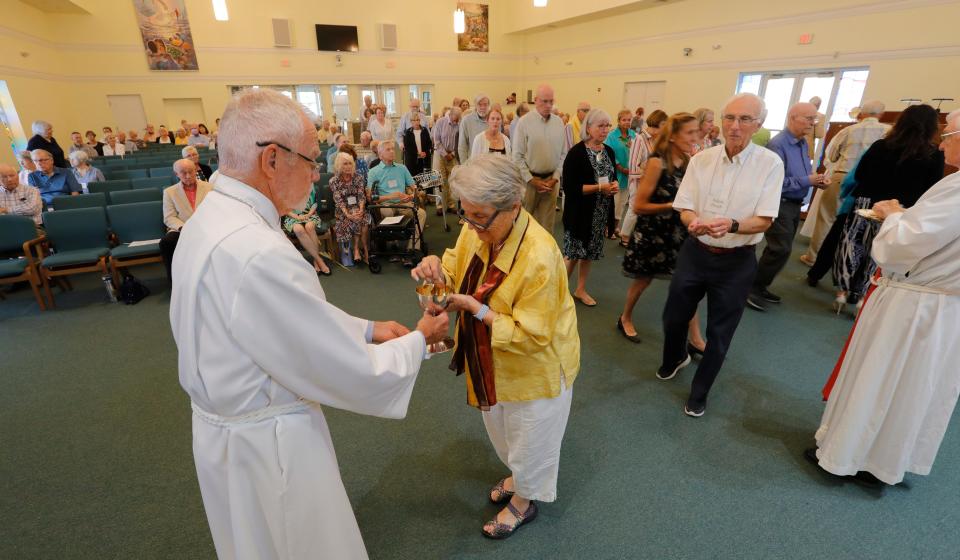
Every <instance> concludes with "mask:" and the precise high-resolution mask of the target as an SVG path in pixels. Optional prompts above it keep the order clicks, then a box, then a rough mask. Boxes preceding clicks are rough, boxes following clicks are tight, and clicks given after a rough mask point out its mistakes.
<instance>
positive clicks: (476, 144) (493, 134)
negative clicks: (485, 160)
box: [470, 109, 512, 157]
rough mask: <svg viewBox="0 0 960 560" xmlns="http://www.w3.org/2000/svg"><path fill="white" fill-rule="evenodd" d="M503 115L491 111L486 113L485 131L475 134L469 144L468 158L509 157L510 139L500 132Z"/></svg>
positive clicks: (495, 110) (496, 111) (496, 110)
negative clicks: (492, 155) (493, 155)
mask: <svg viewBox="0 0 960 560" xmlns="http://www.w3.org/2000/svg"><path fill="white" fill-rule="evenodd" d="M502 130H503V113H502V112H500V111H499V110H498V109H493V110H491V111H490V112H489V113H487V129H486V130H484V131H483V132H481V133H480V134H477V136H476V137H475V138H474V139H473V142H472V143H471V144H470V157H477V156H480V155H483V154H500V155H504V156H507V157H510V154H511V153H512V152H511V150H510V139H509V138H507V135H506V134H504V133H503V132H502Z"/></svg>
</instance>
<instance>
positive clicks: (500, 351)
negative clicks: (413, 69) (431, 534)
mask: <svg viewBox="0 0 960 560" xmlns="http://www.w3.org/2000/svg"><path fill="white" fill-rule="evenodd" d="M450 185H451V187H452V188H453V190H455V191H456V193H457V195H458V196H459V198H460V204H461V206H462V210H461V215H462V216H463V219H464V220H465V221H466V223H467V227H464V228H463V229H462V230H461V231H460V237H459V238H458V239H457V244H456V246H455V247H454V248H452V249H447V251H446V252H445V253H444V255H443V259H442V260H441V259H440V258H438V257H436V256H428V257H426V258H424V259H423V261H421V262H420V264H419V265H418V266H417V267H416V268H415V269H414V270H413V272H412V274H413V277H414V278H415V279H417V280H429V281H432V282H434V283H438V282H439V283H443V284H445V285H446V286H447V289H448V290H449V291H453V292H456V293H455V294H453V295H451V296H449V300H450V305H449V307H448V308H447V310H448V311H454V312H457V314H458V318H457V329H456V330H457V332H456V340H457V344H456V349H455V352H454V354H453V362H452V364H451V367H452V368H454V369H456V371H457V372H458V373H467V376H466V380H467V399H468V402H469V403H470V405H472V406H474V407H477V408H479V409H480V410H481V411H482V416H483V423H484V425H485V426H486V429H487V434H488V435H489V437H490V441H491V443H493V448H494V450H495V451H496V453H497V456H498V457H499V458H500V460H501V461H502V462H503V464H504V465H506V467H507V468H508V469H509V470H510V475H509V476H507V477H506V478H503V479H501V480H500V481H499V482H498V483H497V484H496V485H494V487H493V488H492V490H491V491H490V494H489V499H490V501H492V502H493V503H496V504H504V503H505V504H507V506H506V508H504V509H503V510H501V511H500V512H499V514H498V515H497V516H496V518H494V519H491V520H490V521H488V522H487V523H486V524H485V525H484V526H483V529H482V531H483V534H484V535H486V536H487V537H490V538H494V539H502V538H506V537H509V536H510V535H512V534H513V532H514V531H516V530H517V528H519V527H520V526H521V525H523V524H525V523H527V522H529V521H532V520H533V519H534V517H536V515H537V505H536V503H535V502H537V501H542V502H552V501H554V500H555V499H556V497H557V474H558V472H559V464H560V443H561V441H562V439H563V433H564V431H565V430H566V425H567V418H568V416H569V414H570V400H571V396H572V386H573V383H574V380H575V379H576V377H577V373H578V372H579V369H580V337H579V335H578V334H577V316H576V310H575V309H574V305H573V300H572V299H571V297H570V293H569V291H568V289H567V275H566V271H565V268H564V264H563V258H562V256H561V254H560V251H559V250H558V249H557V244H556V242H555V241H554V239H553V236H552V235H551V234H550V233H549V232H547V231H546V230H545V229H543V227H541V226H540V224H538V223H537V221H536V220H534V219H533V218H532V217H531V216H530V214H529V213H527V212H526V211H525V210H524V209H523V207H522V205H521V200H522V198H523V193H524V190H525V185H524V181H523V179H522V178H521V176H520V172H519V170H517V168H516V166H514V165H513V163H512V162H511V161H510V160H509V159H507V158H504V157H500V156H496V155H489V154H487V155H481V156H477V157H475V158H471V159H470V161H469V162H467V163H465V164H463V165H461V166H459V167H457V168H456V169H454V171H453V173H451V175H450Z"/></svg>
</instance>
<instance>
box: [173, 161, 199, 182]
mask: <svg viewBox="0 0 960 560" xmlns="http://www.w3.org/2000/svg"><path fill="white" fill-rule="evenodd" d="M173 172H174V173H175V174H176V175H177V178H178V179H180V182H181V183H183V186H184V187H187V188H195V187H196V186H197V166H196V164H194V163H193V161H191V160H189V159H186V158H184V159H178V160H177V161H175V162H173Z"/></svg>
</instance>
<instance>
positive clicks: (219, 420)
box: [190, 399, 312, 427]
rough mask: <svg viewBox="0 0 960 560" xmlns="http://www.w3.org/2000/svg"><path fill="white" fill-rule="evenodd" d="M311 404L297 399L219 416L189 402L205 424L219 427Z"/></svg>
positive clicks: (254, 421) (293, 411)
mask: <svg viewBox="0 0 960 560" xmlns="http://www.w3.org/2000/svg"><path fill="white" fill-rule="evenodd" d="M311 404H312V403H310V402H309V401H306V400H303V399H299V400H296V401H294V402H292V403H288V404H281V405H277V406H267V407H264V408H260V409H257V410H254V411H253V412H248V413H246V414H241V415H239V416H220V415H218V414H212V413H210V412H207V411H206V410H204V409H202V408H200V407H199V406H197V403H195V402H193V401H191V402H190V406H191V407H192V408H193V412H194V413H195V414H196V415H197V416H199V417H200V418H201V419H202V420H203V421H204V422H206V423H207V424H210V425H212V426H219V427H230V426H236V425H238V424H253V423H256V422H260V421H261V420H266V419H268V418H275V417H277V416H283V415H284V414H296V413H298V412H303V411H305V410H307V409H309V408H310V406H311Z"/></svg>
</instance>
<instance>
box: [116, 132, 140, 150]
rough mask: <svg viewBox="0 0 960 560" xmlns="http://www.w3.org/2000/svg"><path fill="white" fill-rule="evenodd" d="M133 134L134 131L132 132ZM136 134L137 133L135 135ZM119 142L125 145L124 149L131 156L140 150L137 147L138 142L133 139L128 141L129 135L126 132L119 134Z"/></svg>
mask: <svg viewBox="0 0 960 560" xmlns="http://www.w3.org/2000/svg"><path fill="white" fill-rule="evenodd" d="M131 132H133V131H131ZM134 134H136V133H134ZM117 142H118V143H120V144H123V149H124V150H125V151H126V152H127V153H128V154H129V153H130V152H135V151H137V150H139V149H140V148H138V147H137V144H136V142H134V141H133V140H132V139H127V133H126V132H124V131H122V130H121V131H119V132H117Z"/></svg>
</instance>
